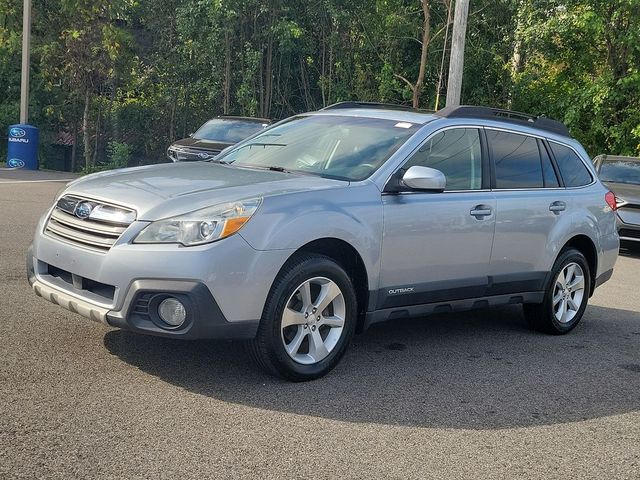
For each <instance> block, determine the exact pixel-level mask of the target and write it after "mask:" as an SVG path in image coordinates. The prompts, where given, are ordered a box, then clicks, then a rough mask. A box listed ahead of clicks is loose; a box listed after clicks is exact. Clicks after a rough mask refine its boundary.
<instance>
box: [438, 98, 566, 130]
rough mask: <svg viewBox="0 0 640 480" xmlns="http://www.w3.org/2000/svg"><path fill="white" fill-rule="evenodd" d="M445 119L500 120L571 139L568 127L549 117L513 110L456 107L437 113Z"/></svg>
mask: <svg viewBox="0 0 640 480" xmlns="http://www.w3.org/2000/svg"><path fill="white" fill-rule="evenodd" d="M435 115H438V116H440V117H445V118H486V119H491V120H500V121H503V122H510V123H517V124H519V125H528V126H532V127H535V128H539V129H540V130H545V131H547V132H552V133H557V134H559V135H563V136H565V137H570V136H571V133H569V129H568V128H567V126H566V125H565V124H564V123H562V122H559V121H558V120H553V119H552V118H547V117H537V116H535V115H529V114H528V113H522V112H514V111H513V110H504V109H501V108H492V107H477V106H473V105H456V106H450V107H445V108H443V109H442V110H439V111H437V112H436V113H435Z"/></svg>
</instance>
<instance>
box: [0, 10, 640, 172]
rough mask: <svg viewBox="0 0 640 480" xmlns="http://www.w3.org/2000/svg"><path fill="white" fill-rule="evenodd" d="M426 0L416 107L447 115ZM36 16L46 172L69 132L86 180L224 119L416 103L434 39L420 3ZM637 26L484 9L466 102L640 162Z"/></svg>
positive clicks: (11, 15) (9, 99) (147, 159)
mask: <svg viewBox="0 0 640 480" xmlns="http://www.w3.org/2000/svg"><path fill="white" fill-rule="evenodd" d="M425 1H426V2H427V4H428V6H429V11H430V24H429V26H430V36H429V42H428V49H427V62H426V65H425V67H426V68H425V75H424V85H423V87H422V88H421V89H420V91H419V92H418V101H419V105H420V106H421V107H423V108H433V107H434V106H435V101H436V93H437V92H436V86H437V83H438V79H439V77H440V75H441V62H442V58H443V50H444V53H445V56H444V58H445V62H444V65H443V67H444V69H443V71H444V78H443V85H442V87H441V91H440V93H441V97H440V101H439V105H440V107H441V106H443V105H444V98H445V95H446V73H447V67H448V65H447V61H446V59H447V58H448V48H449V47H450V38H451V29H450V28H449V30H448V31H447V29H446V24H447V13H448V11H447V7H448V6H449V5H450V2H449V0H425ZM0 12H2V13H1V14H0V18H1V19H2V21H1V22H0V89H2V91H3V93H4V95H3V98H2V99H1V100H0V128H1V129H3V130H6V127H7V126H8V125H9V124H11V123H15V122H16V121H17V117H18V102H19V86H20V48H21V45H20V39H21V14H22V11H21V2H20V1H19V0H0ZM33 12H34V20H33V28H32V30H33V39H32V45H33V53H32V70H31V109H30V120H31V123H34V124H35V125H37V126H39V127H40V128H41V136H42V139H43V141H42V143H43V145H42V148H41V152H40V153H41V158H43V159H45V160H46V159H47V158H48V157H49V156H50V154H51V149H52V148H53V147H51V144H52V143H55V142H56V141H57V139H58V138H59V137H60V135H61V134H62V133H65V134H69V133H71V134H73V136H74V137H75V138H76V139H77V141H76V149H75V151H76V159H75V164H74V167H75V169H76V170H79V169H80V166H84V168H85V170H87V171H89V170H95V169H103V168H107V167H113V166H116V165H118V166H122V165H124V164H125V163H126V164H129V165H138V164H146V163H153V162H158V161H163V160H164V156H165V150H166V147H167V145H168V143H170V142H171V141H173V140H175V139H176V138H182V137H185V136H186V135H188V134H189V133H190V132H193V131H194V130H195V129H196V128H197V127H198V126H199V125H200V124H201V123H202V122H204V121H205V120H206V119H208V118H211V117H212V116H215V115H219V114H223V113H227V114H245V115H258V116H267V117H271V118H276V119H278V118H284V117H287V116H289V115H293V114H296V113H299V112H303V111H307V110H312V109H317V108H320V107H322V106H325V105H328V104H331V103H334V102H337V101H342V100H356V99H357V100H370V101H384V102H391V103H402V104H411V102H412V87H411V86H410V85H409V83H411V84H415V82H416V79H417V77H418V73H419V67H420V55H421V47H422V43H421V42H422V34H423V27H424V25H423V12H422V4H421V2H420V0H349V1H346V0H318V1H315V2H307V1H304V0H287V1H285V0H153V1H152V0H135V1H134V0H113V1H111V0H110V1H107V0H47V1H45V0H34V3H33ZM639 19H640V0H612V1H604V0H563V1H560V0H495V1H488V0H474V1H473V2H471V12H470V16H469V24H468V31H467V48H466V58H465V75H464V82H463V101H464V102H465V103H472V104H484V105H491V106H497V107H509V108H514V109H518V110H523V111H528V112H531V113H535V114H544V115H547V116H551V117H556V118H559V119H561V120H564V121H565V122H566V123H567V124H568V126H569V128H570V130H571V132H572V133H573V134H574V135H575V136H576V137H577V138H578V139H580V140H581V141H582V142H583V143H584V144H585V146H586V147H587V148H588V150H589V151H590V153H592V154H594V155H595V154H597V153H603V152H604V153H617V154H638V153H640V28H639ZM445 33H446V34H447V35H446V37H445ZM445 39H446V40H447V41H446V42H445ZM2 155H4V150H3V151H2V153H1V154H0V159H1V158H2ZM125 159H126V161H125Z"/></svg>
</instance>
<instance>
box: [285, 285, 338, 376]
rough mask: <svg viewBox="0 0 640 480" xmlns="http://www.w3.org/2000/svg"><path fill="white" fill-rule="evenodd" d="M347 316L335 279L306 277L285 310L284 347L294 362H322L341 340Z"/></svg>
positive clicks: (292, 295)
mask: <svg viewBox="0 0 640 480" xmlns="http://www.w3.org/2000/svg"><path fill="white" fill-rule="evenodd" d="M345 316H346V305H345V300H344V296H343V294H342V291H341V290H340V287H338V285H337V284H336V283H335V282H334V281H333V280H330V279H328V278H325V277H314V278H311V279H309V280H306V281H305V282H303V283H302V284H301V285H300V286H298V288H296V289H295V290H294V292H293V293H292V294H291V296H290V297H289V299H288V300H287V303H286V305H285V307H284V311H283V312H282V318H281V322H280V328H281V337H282V342H283V344H284V347H285V350H286V351H287V353H288V354H289V356H290V357H291V358H292V359H293V360H294V361H295V362H298V363H301V364H304V365H312V364H314V363H318V362H320V361H321V360H323V359H324V358H326V357H327V356H328V355H329V354H330V353H331V351H332V350H333V349H334V348H335V347H336V345H337V343H338V341H339V340H340V337H341V336H342V332H343V330H344V323H345Z"/></svg>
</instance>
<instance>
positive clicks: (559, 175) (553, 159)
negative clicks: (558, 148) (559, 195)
mask: <svg viewBox="0 0 640 480" xmlns="http://www.w3.org/2000/svg"><path fill="white" fill-rule="evenodd" d="M539 140H540V143H542V145H543V147H544V149H545V150H546V151H547V155H549V159H550V160H551V165H553V170H554V171H555V172H556V178H557V179H558V183H559V184H560V187H558V188H566V186H565V184H564V178H562V172H561V171H560V167H559V166H558V162H557V161H556V157H555V155H554V154H553V151H552V150H551V146H550V145H549V142H548V140H547V139H546V138H540V139H539Z"/></svg>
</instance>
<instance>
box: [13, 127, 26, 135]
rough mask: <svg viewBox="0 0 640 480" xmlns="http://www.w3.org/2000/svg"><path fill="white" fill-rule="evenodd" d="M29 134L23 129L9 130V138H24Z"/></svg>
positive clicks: (14, 128)
mask: <svg viewBox="0 0 640 480" xmlns="http://www.w3.org/2000/svg"><path fill="white" fill-rule="evenodd" d="M26 134H27V132H25V131H24V130H23V129H22V128H18V127H13V128H12V129H10V130H9V136H10V137H14V138H22V137H24V136H25V135H26Z"/></svg>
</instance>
